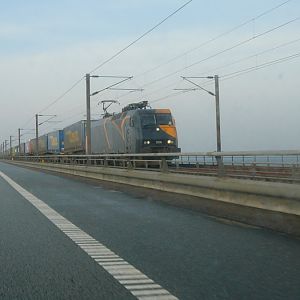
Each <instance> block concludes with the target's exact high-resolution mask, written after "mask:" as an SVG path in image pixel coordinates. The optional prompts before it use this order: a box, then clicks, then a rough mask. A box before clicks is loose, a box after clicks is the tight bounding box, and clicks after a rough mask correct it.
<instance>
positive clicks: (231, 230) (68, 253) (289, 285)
mask: <svg viewBox="0 0 300 300" xmlns="http://www.w3.org/2000/svg"><path fill="white" fill-rule="evenodd" d="M0 171H2V172H3V173H4V174H6V175H7V176H9V177H10V178H11V179H12V180H14V181H15V182H16V183H18V184H19V185H21V186H22V187H23V188H24V189H26V190H27V191H29V192H30V193H32V194H33V195H35V196H36V197H38V198H39V199H40V200H42V201H43V202H45V203H46V204H48V205H49V206H50V207H51V208H53V209H54V210H55V211H57V212H58V213H59V214H60V215H62V216H63V217H65V218H66V219H67V220H69V221H70V222H72V223H73V224H75V225H76V226H78V227H79V228H80V229H82V230H83V231H84V232H86V233H88V234H89V235H90V236H92V237H93V238H94V239H96V240H97V241H99V242H100V243H102V244H103V245H105V246H106V247H107V248H109V249H110V250H112V251H113V252H115V253H116V254H117V255H118V256H120V257H121V258H123V259H124V260H126V261H127V262H128V263H130V264H131V265H132V266H134V267H135V268H137V269H138V270H140V271H141V272H142V273H143V274H145V275H147V276H148V277H149V278H151V279H152V280H153V281H154V282H155V283H157V284H159V285H160V286H161V287H163V288H164V289H166V290H168V291H169V292H170V293H171V294H172V295H174V296H176V297H178V298H179V299H300V240H299V239H295V238H292V237H289V236H285V235H282V234H278V233H275V232H272V231H268V230H263V229H258V228H252V227H246V226H241V225H237V224H231V223H230V222H222V221H220V220H217V219H214V218H211V217H208V216H205V215H203V214H200V213H198V212H193V211H190V210H186V209H180V208H177V207H172V206H169V205H167V204H163V203H160V202H157V201H153V200H152V199H151V198H150V197H147V195H146V194H145V197H134V196H132V194H131V193H125V192H119V191H116V190H109V189H107V188H104V187H103V186H101V184H100V183H99V184H96V183H95V182H83V181H80V180H76V179H70V178H65V177H62V176H55V175H51V174H46V173H42V172H38V171H33V170H29V169H25V168H20V167H16V166H12V165H8V164H3V163H0ZM129 191H130V188H129ZM96 298H97V299H135V297H134V296H133V295H132V294H131V293H130V292H129V291H128V290H127V289H126V288H125V287H124V286H123V285H122V284H120V283H119V282H118V281H117V280H115V279H114V278H113V277H112V276H111V275H110V274H109V273H108V272H107V271H106V270H105V269H103V268H102V267H101V266H99V265H98V264H97V263H96V262H95V261H94V260H93V259H92V258H91V257H90V256H89V255H87V254H86V253H85V252H84V251H83V250H82V249H80V248H79V247H78V245H76V244H75V243H74V242H73V241H72V240H70V238H68V237H67V236H66V235H65V234H64V233H63V232H62V231H60V230H59V229H58V228H57V227H55V225H53V224H52V223H51V222H50V221H49V220H48V219H47V218H46V217H45V216H44V215H42V214H41V213H40V212H39V211H38V210H37V209H36V208H35V207H34V206H33V205H32V204H30V203H29V202H28V201H27V200H26V199H25V198H24V197H22V196H21V195H20V194H19V193H18V192H17V191H16V190H14V189H13V188H12V187H11V186H10V185H9V184H8V183H7V182H6V181H5V180H4V179H3V178H1V177H0V299H96ZM149 299H150V298H149Z"/></svg>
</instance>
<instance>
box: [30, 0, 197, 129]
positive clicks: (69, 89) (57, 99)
mask: <svg viewBox="0 0 300 300" xmlns="http://www.w3.org/2000/svg"><path fill="white" fill-rule="evenodd" d="M192 1H193V0H189V1H187V2H185V3H184V4H183V5H181V6H180V7H179V8H177V9H176V10H175V11H173V12H172V13H171V14H169V15H168V16H167V17H165V18H164V19H163V20H161V21H160V22H159V23H157V24H156V25H155V26H153V27H152V28H150V29H149V30H147V31H146V32H144V33H143V34H142V35H141V36H139V37H138V38H136V39H135V40H134V41H132V42H131V43H129V44H128V45H127V46H126V47H124V48H123V49H121V50H119V51H118V52H117V53H115V54H114V55H113V56H111V57H110V58H108V59H107V60H106V61H104V62H102V63H101V64H99V65H98V66H96V67H95V68H94V69H93V70H91V71H90V72H89V73H94V72H95V71H96V70H98V69H99V68H101V67H102V66H104V65H105V64H107V63H108V62H110V61H112V60H113V59H114V58H116V57H117V56H119V55H120V54H121V53H123V52H124V51H126V50H127V49H128V48H129V47H131V46H132V45H134V44H135V43H137V42H138V41H139V40H141V39H142V38H143V37H145V36H146V35H148V34H150V33H151V32H152V31H154V30H155V29H156V28H158V27H159V26H160V25H162V24H163V23H165V22H166V21H167V20H168V19H170V18H171V17H172V16H174V15H175V14H177V13H178V12H179V11H181V10H182V9H183V8H184V7H186V6H187V5H188V4H189V3H191V2H192ZM84 78H85V76H83V77H81V78H80V79H79V80H77V81H76V82H75V83H74V84H72V85H71V87H70V88H68V89H67V90H66V91H65V92H64V93H62V94H61V95H60V96H59V97H57V98H55V99H54V100H53V101H52V102H51V103H49V104H48V105H47V106H46V107H44V108H43V109H41V110H40V111H39V113H41V112H44V111H46V110H47V109H49V108H50V107H52V106H53V105H54V104H56V103H57V102H59V101H60V100H61V99H63V98H64V97H65V96H66V95H67V94H68V93H69V92H70V91H72V90H73V89H74V88H75V87H76V86H77V85H78V84H79V83H80V82H81V81H82V80H83V79H84ZM31 120H32V118H30V120H28V121H27V122H26V123H25V125H27V124H28V123H29V122H30V121H31ZM25 125H24V126H25Z"/></svg>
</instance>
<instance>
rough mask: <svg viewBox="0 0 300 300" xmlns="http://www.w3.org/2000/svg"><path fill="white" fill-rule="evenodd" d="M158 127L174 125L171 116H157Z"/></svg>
mask: <svg viewBox="0 0 300 300" xmlns="http://www.w3.org/2000/svg"><path fill="white" fill-rule="evenodd" d="M156 124H157V125H173V121H172V116H171V114H156Z"/></svg>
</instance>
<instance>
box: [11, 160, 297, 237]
mask: <svg viewBox="0 0 300 300" xmlns="http://www.w3.org/2000/svg"><path fill="white" fill-rule="evenodd" d="M10 163H13V164H14V165H19V166H25V167H30V168H37V169H42V170H46V171H53V172H59V173H63V174H69V175H75V176H80V177H84V178H91V179H96V180H101V181H107V182H114V183H118V184H126V185H131V186H135V187H142V188H147V189H152V190H156V191H162V192H168V193H172V194H173V195H176V197H174V203H175V204H176V205H180V206H185V207H193V208H196V209H198V210H200V211H203V212H205V213H208V214H211V215H215V216H219V217H224V218H228V219H231V220H236V221H240V222H244V223H248V224H252V225H257V226H262V227H266V228H270V229H273V230H277V231H281V232H285V233H289V234H294V235H297V236H300V186H299V185H296V184H288V183H274V182H263V181H254V180H245V179H232V178H218V177H211V176H196V175H186V174H176V173H168V172H167V173H166V172H154V171H143V170H132V169H118V168H105V167H93V166H79V165H60V164H47V163H33V162H17V161H13V162H10ZM179 198H182V201H180V199H179ZM168 202H172V201H168Z"/></svg>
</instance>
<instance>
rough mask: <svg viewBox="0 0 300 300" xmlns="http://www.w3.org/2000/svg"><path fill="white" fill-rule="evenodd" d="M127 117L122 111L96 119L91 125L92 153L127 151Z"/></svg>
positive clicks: (128, 117)
mask: <svg viewBox="0 0 300 300" xmlns="http://www.w3.org/2000/svg"><path fill="white" fill-rule="evenodd" d="M129 119H130V116H128V114H127V113H122V114H118V115H115V116H112V117H108V118H104V119H101V120H98V121H96V122H95V123H94V124H93V126H92V153H94V154H96V153H128V148H130V147H128V134H127V128H128V124H129ZM130 140H131V139H130Z"/></svg>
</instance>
